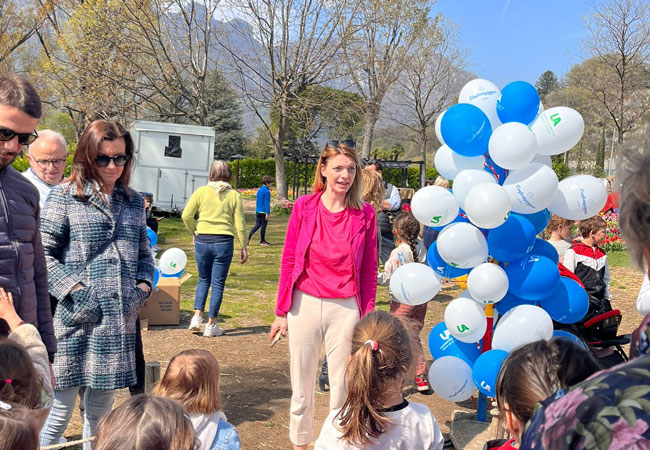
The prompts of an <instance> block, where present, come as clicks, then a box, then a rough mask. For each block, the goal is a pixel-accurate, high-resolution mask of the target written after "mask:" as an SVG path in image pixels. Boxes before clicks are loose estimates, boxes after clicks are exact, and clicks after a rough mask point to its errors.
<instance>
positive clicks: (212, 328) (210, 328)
mask: <svg viewBox="0 0 650 450" xmlns="http://www.w3.org/2000/svg"><path fill="white" fill-rule="evenodd" d="M224 333H225V331H223V330H222V329H221V328H219V325H217V324H216V323H215V324H214V325H210V324H207V325H206V326H205V331H204V332H203V336H205V337H216V336H222V335H223V334H224Z"/></svg>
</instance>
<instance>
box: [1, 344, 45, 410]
mask: <svg viewBox="0 0 650 450" xmlns="http://www.w3.org/2000/svg"><path fill="white" fill-rule="evenodd" d="M42 391H43V380H42V379H41V377H40V375H39V374H38V372H37V371H36V368H35V367H34V362H33V361H32V358H31V356H29V353H27V350H25V349H24V348H23V347H22V346H21V345H20V344H17V343H15V342H13V341H11V340H9V339H0V401H3V402H7V403H13V404H16V405H20V406H23V407H25V408H27V409H38V408H40V407H41V392H42Z"/></svg>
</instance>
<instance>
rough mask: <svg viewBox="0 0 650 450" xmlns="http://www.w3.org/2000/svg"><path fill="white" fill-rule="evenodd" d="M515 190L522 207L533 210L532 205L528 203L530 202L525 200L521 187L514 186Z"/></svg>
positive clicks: (518, 185)
mask: <svg viewBox="0 0 650 450" xmlns="http://www.w3.org/2000/svg"><path fill="white" fill-rule="evenodd" d="M515 188H516V189H517V194H519V198H520V199H521V202H522V203H523V204H524V205H526V206H528V207H529V208H533V209H534V208H535V206H533V204H532V203H530V202H529V201H528V199H527V198H526V194H525V193H524V191H523V190H522V189H521V185H520V184H517V185H515Z"/></svg>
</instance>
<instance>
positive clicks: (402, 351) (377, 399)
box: [315, 311, 444, 450]
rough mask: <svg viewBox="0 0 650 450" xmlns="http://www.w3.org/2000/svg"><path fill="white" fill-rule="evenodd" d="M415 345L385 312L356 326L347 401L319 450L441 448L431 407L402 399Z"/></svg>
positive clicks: (323, 433)
mask: <svg viewBox="0 0 650 450" xmlns="http://www.w3.org/2000/svg"><path fill="white" fill-rule="evenodd" d="M414 344H415V342H414V338H413V337H412V335H411V333H410V332H409V331H408V330H407V328H406V327H405V325H404V323H403V322H402V320H401V319H400V318H397V317H395V316H393V315H391V314H389V313H387V312H385V311H373V312H371V313H370V314H368V315H367V316H365V317H364V318H363V319H361V321H359V322H358V323H357V325H356V326H355V327H354V332H353V335H352V348H351V351H352V355H351V356H350V364H349V365H348V368H347V372H346V380H347V383H348V393H347V398H346V400H345V403H344V404H343V407H342V408H341V409H335V410H333V411H332V412H330V414H329V415H328V416H327V419H325V423H324V424H323V428H322V429H321V433H320V436H319V437H318V440H317V441H316V446H315V449H317V450H325V449H326V450H336V449H341V450H353V449H361V448H363V449H375V450H379V449H386V450H388V449H398V450H399V449H415V448H417V449H419V450H420V449H421V450H429V449H432V450H439V449H442V446H443V443H444V440H443V438H442V434H441V432H440V428H439V427H438V423H437V422H436V419H435V418H434V417H433V414H431V411H429V408H427V406H426V405H422V404H420V403H410V402H408V401H407V400H405V399H404V398H403V396H402V388H403V386H404V383H405V382H407V383H408V382H409V380H411V379H412V378H411V376H412V372H413V361H414V351H413V347H414V346H415V345H414Z"/></svg>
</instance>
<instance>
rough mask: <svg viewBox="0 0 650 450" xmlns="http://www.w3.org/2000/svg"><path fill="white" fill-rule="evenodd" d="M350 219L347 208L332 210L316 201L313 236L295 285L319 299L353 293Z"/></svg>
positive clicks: (345, 295)
mask: <svg viewBox="0 0 650 450" xmlns="http://www.w3.org/2000/svg"><path fill="white" fill-rule="evenodd" d="M349 219H350V215H349V212H348V209H347V208H346V209H344V210H343V211H339V212H336V213H333V212H330V211H329V210H328V209H327V208H326V207H325V205H323V202H322V201H319V202H318V208H316V227H315V229H314V236H313V237H312V241H311V244H309V248H308V249H307V255H306V258H305V269H304V270H303V272H302V273H301V274H300V277H298V281H296V288H298V289H300V290H301V291H303V292H305V293H307V294H309V295H313V296H314V297H321V298H348V297H353V296H354V295H355V294H356V286H355V282H354V263H353V261H352V248H351V247H350V228H349V223H348V222H349Z"/></svg>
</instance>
